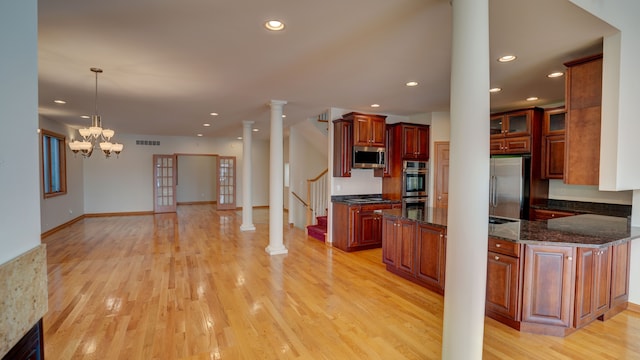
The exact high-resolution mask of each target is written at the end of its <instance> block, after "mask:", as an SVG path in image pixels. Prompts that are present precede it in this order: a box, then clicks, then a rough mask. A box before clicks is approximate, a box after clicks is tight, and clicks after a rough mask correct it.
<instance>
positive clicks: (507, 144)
mask: <svg viewBox="0 0 640 360" xmlns="http://www.w3.org/2000/svg"><path fill="white" fill-rule="evenodd" d="M542 115H543V110H542V109H540V108H529V109H520V110H514V111H508V112H502V113H495V114H492V115H491V118H490V119H489V129H490V134H491V142H490V148H489V150H490V153H491V155H498V154H529V153H531V152H532V150H534V148H532V145H531V144H532V143H534V144H535V143H536V142H537V141H540V134H541V128H540V125H541V124H540V122H541V121H542Z"/></svg>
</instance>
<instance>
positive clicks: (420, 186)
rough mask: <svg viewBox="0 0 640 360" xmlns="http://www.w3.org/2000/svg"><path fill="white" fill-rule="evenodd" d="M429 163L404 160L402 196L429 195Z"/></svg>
mask: <svg viewBox="0 0 640 360" xmlns="http://www.w3.org/2000/svg"><path fill="white" fill-rule="evenodd" d="M428 189H429V163H428V162H426V161H404V162H403V167H402V197H403V198H405V197H427V191H428Z"/></svg>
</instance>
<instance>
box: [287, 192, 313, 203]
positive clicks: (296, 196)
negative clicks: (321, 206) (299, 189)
mask: <svg viewBox="0 0 640 360" xmlns="http://www.w3.org/2000/svg"><path fill="white" fill-rule="evenodd" d="M291 193H292V194H293V197H295V198H296V199H298V200H300V202H301V203H303V204H304V206H305V207H308V206H309V204H307V203H306V202H305V201H304V200H302V198H301V197H300V195H298V194H296V192H295V191H292V192H291Z"/></svg>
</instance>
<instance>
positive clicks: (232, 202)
mask: <svg viewBox="0 0 640 360" xmlns="http://www.w3.org/2000/svg"><path fill="white" fill-rule="evenodd" d="M235 208H236V157H235V156H219V157H218V210H233V209H235Z"/></svg>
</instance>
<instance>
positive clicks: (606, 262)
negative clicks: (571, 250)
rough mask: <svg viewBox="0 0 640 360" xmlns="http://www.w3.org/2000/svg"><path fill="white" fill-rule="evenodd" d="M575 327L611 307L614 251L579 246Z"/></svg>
mask: <svg viewBox="0 0 640 360" xmlns="http://www.w3.org/2000/svg"><path fill="white" fill-rule="evenodd" d="M576 268H577V269H576V271H577V276H576V299H575V318H574V321H575V323H574V326H575V327H576V328H581V327H583V326H585V325H587V324H588V323H590V322H592V321H593V320H595V319H597V318H598V317H599V316H601V315H603V314H604V313H605V312H606V311H608V310H609V303H610V299H611V251H610V250H609V248H608V247H606V248H602V249H599V248H578V251H577V259H576Z"/></svg>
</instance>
